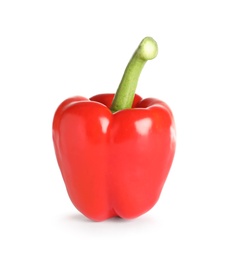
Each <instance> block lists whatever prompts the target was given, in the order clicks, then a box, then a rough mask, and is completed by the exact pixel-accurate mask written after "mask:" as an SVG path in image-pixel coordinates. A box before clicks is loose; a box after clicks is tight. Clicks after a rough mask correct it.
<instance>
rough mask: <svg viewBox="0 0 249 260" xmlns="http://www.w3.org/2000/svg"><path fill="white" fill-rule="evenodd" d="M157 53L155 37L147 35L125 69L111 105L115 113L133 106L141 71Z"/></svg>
mask: <svg viewBox="0 0 249 260" xmlns="http://www.w3.org/2000/svg"><path fill="white" fill-rule="evenodd" d="M157 53H158V48H157V43H156V41H155V40H154V39H152V38H151V37H146V38H144V39H143V40H142V41H141V43H140V44H139V46H138V48H137V50H136V51H135V53H134V54H133V56H132V58H131V60H130V61H129V63H128V65H127V67H126V69H125V72H124V75H123V78H122V80H121V82H120V84H119V87H118V90H117V92H116V94H115V96H114V99H113V102H112V105H111V111H112V112H113V113H114V112H117V111H119V110H122V109H126V108H131V107H132V103H133V99H134V96H135V92H136V88H137V83H138V79H139V76H140V73H141V71H142V69H143V67H144V65H145V63H146V61H147V60H152V59H154V58H155V57H156V56H157Z"/></svg>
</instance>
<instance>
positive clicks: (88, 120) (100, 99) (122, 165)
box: [53, 94, 175, 221]
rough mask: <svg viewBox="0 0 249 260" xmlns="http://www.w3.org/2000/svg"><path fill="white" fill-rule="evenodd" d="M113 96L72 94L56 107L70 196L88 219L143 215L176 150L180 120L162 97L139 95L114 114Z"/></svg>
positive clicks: (55, 136)
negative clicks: (176, 132) (176, 137)
mask: <svg viewBox="0 0 249 260" xmlns="http://www.w3.org/2000/svg"><path fill="white" fill-rule="evenodd" d="M113 97H114V95H113V94H102V95H97V96H94V97H92V98H90V100H88V99H86V98H84V97H73V98H69V99H67V100H65V101H64V102H63V103H62V104H61V105H60V106H59V107H58V109H57V111H56V113H55V116H54V122H53V140H54V145H55V151H56V156H57V160H58V164H59V167H60V169H61V172H62V176H63V179H64V182H65V184H66V188H67V191H68V194H69V197H70V199H71V201H72V203H73V204H74V206H75V207H76V208H77V209H78V210H79V211H80V212H81V213H83V214H84V215H85V216H86V217H88V218H90V219H92V220H95V221H102V220H105V219H108V218H111V217H113V216H119V217H121V218H125V219H131V218H135V217H138V216H140V215H142V214H144V213H145V212H147V211H148V210H150V209H151V208H152V207H153V206H154V205H155V203H156V202H157V200H158V198H159V195H160V193H161V190H162V188H163V185H164V183H165V180H166V178H167V175H168V172H169V169H170V167H171V164H172V161H173V157H174V153H175V124H174V119H173V115H172V112H171V110H170V108H169V107H168V106H167V105H166V104H165V103H164V102H162V101H160V100H157V99H152V98H147V99H143V100H142V99H141V98H140V97H139V96H137V95H136V96H135V99H134V103H133V108H132V109H127V110H121V111H118V112H116V113H114V114H112V113H111V111H110V109H109V108H110V105H111V102H112V100H113Z"/></svg>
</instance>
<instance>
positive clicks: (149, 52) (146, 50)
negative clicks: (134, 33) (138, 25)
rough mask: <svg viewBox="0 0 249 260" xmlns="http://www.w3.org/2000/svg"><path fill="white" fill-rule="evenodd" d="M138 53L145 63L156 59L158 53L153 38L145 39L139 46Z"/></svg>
mask: <svg viewBox="0 0 249 260" xmlns="http://www.w3.org/2000/svg"><path fill="white" fill-rule="evenodd" d="M137 52H138V55H139V56H140V58H141V59H143V60H145V61H147V60H152V59H154V58H155V57H156V56H157V53H158V46H157V43H156V41H155V40H154V39H153V38H152V37H145V38H144V39H143V40H142V41H141V43H140V44H139V46H138V49H137Z"/></svg>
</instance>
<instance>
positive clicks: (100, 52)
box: [0, 0, 249, 260]
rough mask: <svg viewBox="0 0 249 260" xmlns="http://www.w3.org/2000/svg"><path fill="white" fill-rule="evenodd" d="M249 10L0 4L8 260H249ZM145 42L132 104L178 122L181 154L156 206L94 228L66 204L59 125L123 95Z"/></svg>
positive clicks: (0, 229)
mask: <svg viewBox="0 0 249 260" xmlns="http://www.w3.org/2000/svg"><path fill="white" fill-rule="evenodd" d="M248 14H249V7H248V1H247V0H245V1H242V0H236V1H235V0H234V1H232V0H231V1H228V0H226V1H225V0H224V1H222V0H209V1H197V0H195V1H194V0H190V1H183V0H175V1H159V0H153V1H146V0H143V1H142V0H132V1H131V0H126V1H114V0H105V1H100V0H93V1H55V0H49V1H45V0H43V1H31V0H30V1H27V0H24V1H11V0H8V1H7V0H6V1H5V0H3V1H1V2H0V118H1V119H0V120H1V121H0V122H1V125H0V158H1V159H0V209H1V214H0V239H1V249H0V259H60V258H61V257H64V258H65V259H144V258H146V259H147V258H148V259H228V257H229V259H240V260H241V259H249V224H248V219H249V213H248V212H249V210H248V209H249V188H248V186H249V178H248V176H249V158H248V156H249V116H248V113H249V101H248V99H249V98H248V97H249V94H248V93H249V92H248V88H249V15H248ZM145 36H152V37H153V38H154V39H155V40H156V41H157V43H158V46H159V54H158V57H157V58H156V59H155V60H153V61H149V62H148V63H147V64H146V66H145V68H144V71H143V72H142V74H141V78H140V81H139V85H138V89H137V93H138V94H140V95H141V96H143V97H156V98H160V99H162V100H163V101H165V102H166V103H167V104H168V105H169V106H170V107H171V109H172V111H173V113H174V116H175V121H176V126H177V151H176V156H175V159H174V162H173V166H172V168H171V171H170V174H169V177H168V179H167V181H166V183H165V186H164V189H163V191H162V194H161V197H160V199H159V201H158V203H157V204H156V205H155V207H154V208H153V209H152V210H150V211H149V212H148V213H146V214H145V215H143V216H141V217H139V218H137V219H134V220H131V221H124V220H119V219H112V220H108V221H104V222H100V223H95V222H92V221H89V220H88V219H86V218H85V217H84V216H83V215H81V214H80V213H78V211H77V210H76V209H75V208H74V206H73V205H72V203H71V202H70V200H69V198H68V195H67V193H66V190H65V186H64V183H63V180H62V178H61V174H60V171H59V169H58V165H57V162H56V159H55V155H54V150H53V143H52V130H51V125H52V119H53V114H54V112H55V109H56V108H57V106H58V105H59V103H60V102H62V101H63V100H64V99H65V98H67V97H70V96H74V95H82V96H85V97H91V96H93V95H95V94H98V93H104V92H115V91H116V88H117V86H118V84H119V81H120V79H121V76H122V74H123V71H124V68H125V66H126V64H127V62H128V60H129V59H130V57H131V55H132V53H133V51H134V50H135V48H136V47H137V45H138V44H139V42H140V41H141V40H142V38H143V37H145Z"/></svg>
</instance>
